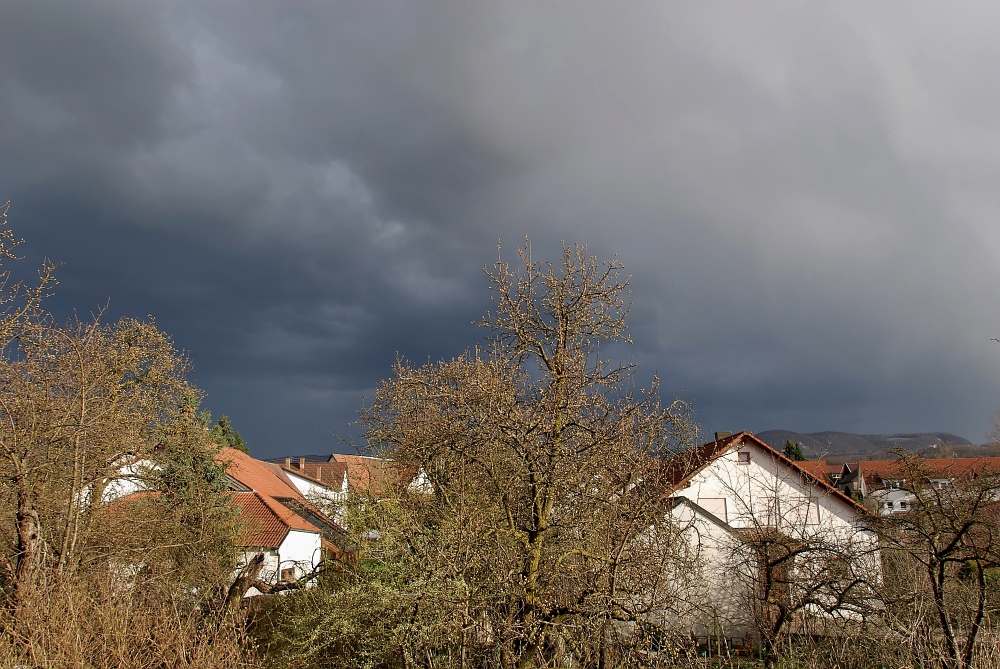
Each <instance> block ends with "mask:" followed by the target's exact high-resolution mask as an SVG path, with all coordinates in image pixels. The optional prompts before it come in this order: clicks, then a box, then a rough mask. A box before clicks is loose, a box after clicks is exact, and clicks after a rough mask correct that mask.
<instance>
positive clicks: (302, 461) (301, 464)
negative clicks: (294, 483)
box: [299, 458, 306, 471]
mask: <svg viewBox="0 0 1000 669" xmlns="http://www.w3.org/2000/svg"><path fill="white" fill-rule="evenodd" d="M305 468H306V459H305V458H299V471H302V470H303V469H305Z"/></svg>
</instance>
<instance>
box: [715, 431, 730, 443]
mask: <svg viewBox="0 0 1000 669" xmlns="http://www.w3.org/2000/svg"><path fill="white" fill-rule="evenodd" d="M731 436H733V433H732V432H716V433H715V440H716V441H722V440H723V439H725V438H726V437H731Z"/></svg>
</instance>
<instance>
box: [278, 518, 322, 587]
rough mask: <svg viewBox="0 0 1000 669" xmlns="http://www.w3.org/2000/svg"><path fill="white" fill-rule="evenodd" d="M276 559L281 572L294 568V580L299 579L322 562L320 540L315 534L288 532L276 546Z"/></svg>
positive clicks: (297, 531) (296, 531) (299, 531)
mask: <svg viewBox="0 0 1000 669" xmlns="http://www.w3.org/2000/svg"><path fill="white" fill-rule="evenodd" d="M278 557H279V562H280V569H281V570H284V569H290V568H293V567H294V568H295V578H301V577H302V576H305V575H306V574H308V573H309V572H311V571H313V570H314V569H315V568H316V567H318V566H319V564H320V562H322V560H323V555H322V538H321V537H320V535H319V534H318V533H317V532H303V531H301V530H289V531H288V534H287V535H286V536H285V540H284V541H282V542H281V545H280V546H278ZM278 574H279V577H280V574H281V572H280V571H279V572H278Z"/></svg>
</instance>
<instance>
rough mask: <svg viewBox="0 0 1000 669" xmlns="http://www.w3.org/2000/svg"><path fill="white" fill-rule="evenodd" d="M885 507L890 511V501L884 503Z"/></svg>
mask: <svg viewBox="0 0 1000 669" xmlns="http://www.w3.org/2000/svg"><path fill="white" fill-rule="evenodd" d="M885 508H887V509H889V510H890V511H892V502H886V503H885Z"/></svg>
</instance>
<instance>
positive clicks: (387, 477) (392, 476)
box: [329, 453, 417, 495]
mask: <svg viewBox="0 0 1000 669" xmlns="http://www.w3.org/2000/svg"><path fill="white" fill-rule="evenodd" d="M329 462H330V463H331V464H334V463H335V464H340V465H343V466H344V467H345V468H346V471H347V485H348V487H349V488H350V489H351V490H352V491H354V492H358V493H362V494H367V495H382V494H385V493H386V492H388V491H389V490H390V489H392V488H393V487H396V488H400V487H405V486H407V485H409V484H410V482H411V481H412V480H413V479H414V477H415V476H416V475H417V468H416V467H413V466H404V465H400V464H398V463H396V462H394V461H392V460H387V459H384V458H371V457H367V456H363V455H343V454H341V453H334V454H332V455H331V456H330V460H329Z"/></svg>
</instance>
